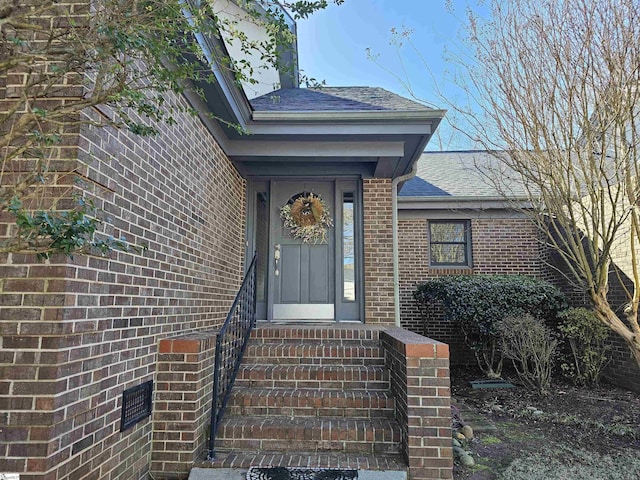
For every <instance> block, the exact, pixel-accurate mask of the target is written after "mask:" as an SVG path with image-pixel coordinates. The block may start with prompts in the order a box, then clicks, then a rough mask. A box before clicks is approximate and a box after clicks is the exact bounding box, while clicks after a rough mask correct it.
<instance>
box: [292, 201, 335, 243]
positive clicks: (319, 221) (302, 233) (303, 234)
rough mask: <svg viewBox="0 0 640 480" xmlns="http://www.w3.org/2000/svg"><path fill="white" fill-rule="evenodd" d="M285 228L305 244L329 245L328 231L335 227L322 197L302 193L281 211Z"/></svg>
mask: <svg viewBox="0 0 640 480" xmlns="http://www.w3.org/2000/svg"><path fill="white" fill-rule="evenodd" d="M280 218H281V219H282V221H283V224H284V228H286V229H287V230H289V233H290V234H291V236H292V237H293V238H299V239H301V240H302V241H303V243H314V244H316V243H327V229H329V228H331V227H333V220H332V219H331V216H330V215H329V208H328V207H327V204H326V203H325V202H324V200H323V199H322V197H320V195H316V194H314V193H312V192H302V193H298V194H297V195H294V196H293V197H291V198H290V199H289V201H288V202H287V203H286V204H285V205H284V206H283V207H282V208H281V209H280Z"/></svg>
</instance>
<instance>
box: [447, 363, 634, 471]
mask: <svg viewBox="0 0 640 480" xmlns="http://www.w3.org/2000/svg"><path fill="white" fill-rule="evenodd" d="M477 379H482V375H481V374H480V372H479V371H478V370H475V369H469V368H453V369H452V372H451V383H452V395H453V397H454V401H456V402H458V403H460V404H462V405H464V406H466V408H467V409H470V413H469V416H470V417H472V416H474V415H478V414H479V415H482V417H484V418H486V419H488V420H489V421H490V422H491V423H493V425H495V427H496V429H495V431H489V432H478V433H477V434H476V435H475V437H474V439H473V440H471V441H468V442H466V443H465V444H464V449H465V450H467V451H469V452H471V454H472V457H473V458H474V460H475V463H476V465H475V466H474V467H471V468H464V467H462V466H461V465H456V467H455V471H454V475H455V478H456V480H462V479H465V480H466V479H468V480H493V479H501V478H509V477H513V478H515V476H516V475H517V473H514V472H517V471H518V469H519V468H524V469H525V470H526V471H527V472H529V473H528V476H525V477H522V478H531V479H534V478H545V479H546V478H554V477H553V474H552V473H549V471H548V470H549V469H551V470H553V469H554V468H555V469H556V470H558V469H560V468H565V467H566V468H574V467H575V469H577V470H576V472H577V473H576V475H578V477H576V478H580V475H588V474H589V472H593V469H594V468H598V467H601V466H602V465H604V464H607V462H612V463H613V465H614V467H612V468H613V469H615V468H616V465H618V464H619V466H620V471H621V472H623V473H621V474H620V476H617V477H613V476H612V477H610V478H621V479H625V478H632V479H636V478H640V476H638V475H636V473H637V471H636V470H633V469H634V468H640V465H637V464H636V463H635V459H636V458H640V398H639V396H638V395H637V394H636V393H633V392H629V391H626V390H622V389H618V388H615V387H612V386H610V385H603V386H601V387H599V388H593V389H589V388H577V387H575V386H573V385H571V384H568V383H563V382H556V383H555V384H554V385H553V387H552V388H551V391H550V392H549V394H548V395H546V396H540V395H538V394H536V393H534V392H532V391H530V390H527V389H526V388H524V387H522V386H518V385H517V381H516V380H517V379H516V378H514V377H513V376H509V374H508V373H507V375H505V379H507V380H509V381H511V382H512V383H514V384H516V386H517V387H516V388H514V389H495V390H493V389H492V390H473V389H472V388H471V386H470V384H469V381H470V380H477ZM461 414H462V417H463V420H464V416H465V413H464V410H463V411H462V413H461ZM471 414H473V415H471ZM470 423H471V422H470ZM471 426H473V425H471ZM621 455H622V456H621ZM526 462H531V463H532V464H533V465H536V468H533V467H531V466H530V465H525V466H522V467H521V465H520V464H526ZM591 464H593V465H591ZM554 465H557V467H554ZM590 465H591V466H590ZM543 467H544V468H546V470H544V469H543ZM536 469H537V470H538V471H539V474H538V476H536V475H537V474H536V473H535V470H536ZM589 469H591V470H589ZM624 472H628V474H629V475H633V476H629V477H627V476H625V475H626V473H624ZM505 475H508V476H505ZM558 478H574V477H572V476H571V474H570V473H567V472H563V473H559V476H558ZM582 478H596V477H589V476H586V477H582Z"/></svg>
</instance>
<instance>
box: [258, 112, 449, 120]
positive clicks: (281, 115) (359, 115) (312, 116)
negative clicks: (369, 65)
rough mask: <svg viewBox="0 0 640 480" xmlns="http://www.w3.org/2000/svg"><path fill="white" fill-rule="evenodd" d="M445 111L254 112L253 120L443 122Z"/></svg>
mask: <svg viewBox="0 0 640 480" xmlns="http://www.w3.org/2000/svg"><path fill="white" fill-rule="evenodd" d="M444 113H445V110H416V111H399V110H299V111H292V110H286V111H282V110H254V111H253V115H252V119H253V120H254V121H256V122H259V121H263V122H264V121H286V122H316V121H336V120H347V121H357V120H363V121H365V120H383V121H390V120H402V121H411V120H423V121H424V120H441V119H442V117H443V116H444Z"/></svg>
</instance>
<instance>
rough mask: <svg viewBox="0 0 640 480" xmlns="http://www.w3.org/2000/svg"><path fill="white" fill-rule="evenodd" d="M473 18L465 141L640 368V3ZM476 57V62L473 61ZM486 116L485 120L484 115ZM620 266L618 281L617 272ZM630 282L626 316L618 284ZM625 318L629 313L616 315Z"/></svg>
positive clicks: (524, 7)
mask: <svg viewBox="0 0 640 480" xmlns="http://www.w3.org/2000/svg"><path fill="white" fill-rule="evenodd" d="M491 6H492V8H491V17H490V19H489V20H486V21H484V20H482V19H480V18H479V17H477V16H475V15H473V14H471V15H470V18H469V24H468V31H467V33H468V35H467V46H468V47H470V48H469V49H468V50H466V51H465V52H464V53H462V54H461V56H460V57H458V58H457V61H458V63H459V65H460V66H461V67H462V70H463V75H462V76H459V77H458V78H464V79H466V81H463V82H462V84H463V87H464V88H465V89H466V91H467V92H468V93H469V97H470V98H471V99H473V101H474V102H473V103H472V104H470V105H451V107H452V108H453V109H455V110H457V111H458V112H459V114H460V115H462V116H464V117H465V118H466V119H467V120H468V121H469V122H470V123H471V124H472V125H473V129H472V130H470V131H469V130H466V131H465V133H467V134H468V135H470V136H471V137H472V140H474V141H476V142H479V143H480V144H481V145H483V146H484V147H485V148H486V149H487V150H490V151H496V152H497V151H500V152H502V153H496V156H495V164H494V165H492V166H490V167H487V168H486V169H485V173H486V176H487V178H488V179H490V180H491V181H492V182H493V183H494V184H495V185H496V187H497V188H498V189H501V191H502V192H503V193H504V194H505V195H506V196H509V193H510V192H509V189H508V185H509V183H510V181H512V180H515V181H516V182H517V183H518V184H521V185H523V186H524V188H525V189H526V190H527V192H528V197H529V200H530V202H531V205H532V207H533V208H531V209H528V210H524V213H526V214H528V215H530V216H531V218H532V220H533V221H534V222H535V224H536V225H537V226H538V228H539V229H540V230H541V232H542V233H543V235H544V238H546V240H547V244H548V246H549V247H550V248H551V249H552V250H553V251H555V252H556V253H557V254H558V256H559V257H560V258H561V263H562V265H559V269H560V270H561V271H562V272H563V273H564V274H565V275H566V276H567V278H569V279H570V280H571V281H572V282H573V283H574V284H575V285H577V286H578V287H579V288H580V290H582V291H584V292H585V293H586V294H587V295H588V297H589V298H590V300H591V302H592V304H593V308H594V311H595V313H596V315H597V317H598V319H599V320H600V321H601V322H602V323H603V324H604V325H606V326H607V327H608V328H609V329H611V330H612V331H614V332H615V333H617V334H618V335H619V336H620V337H621V338H622V339H623V340H624V341H625V342H626V344H627V345H628V347H629V351H630V352H631V354H632V355H633V357H634V358H635V360H636V362H637V364H638V366H640V324H639V323H638V308H639V305H640V260H639V256H638V255H639V253H640V243H639V241H640V209H639V208H638V199H639V198H640V181H639V179H640V171H639V167H640V164H639V161H640V155H639V153H640V152H639V148H640V121H639V118H638V115H640V88H639V87H640V67H639V66H640V42H639V41H638V39H639V38H640V6H639V5H638V2H637V1H636V0H610V1H592V0H575V1H571V2H569V1H555V0H554V1H552V0H544V1H540V0H522V1H518V2H511V1H506V0H495V1H493V2H492V3H491ZM467 52H469V56H464V55H466V54H467ZM477 112H480V113H477ZM613 265H615V266H616V267H617V269H614V268H612V266H613ZM612 271H616V272H619V273H620V274H621V275H622V276H626V277H628V278H629V279H630V283H631V284H632V286H631V287H630V288H629V287H626V286H625V282H624V281H621V282H620V283H621V284H622V285H623V288H624V289H625V291H624V293H625V294H626V305H625V306H624V309H623V310H618V309H617V306H616V305H614V306H612V305H611V304H610V299H609V287H610V275H611V274H612V273H611V272H612ZM618 312H620V313H618Z"/></svg>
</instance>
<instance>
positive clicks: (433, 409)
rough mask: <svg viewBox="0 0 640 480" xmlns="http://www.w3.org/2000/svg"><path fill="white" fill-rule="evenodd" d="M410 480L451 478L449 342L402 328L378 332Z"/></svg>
mask: <svg viewBox="0 0 640 480" xmlns="http://www.w3.org/2000/svg"><path fill="white" fill-rule="evenodd" d="M380 339H381V341H382V345H383V346H384V348H385V356H386V366H387V368H388V369H389V370H390V372H391V391H392V392H393V394H394V397H395V399H396V419H397V420H398V423H400V427H401V429H402V440H401V442H402V449H403V453H404V456H405V459H406V461H407V464H408V465H409V477H410V478H411V479H412V480H436V479H451V478H453V449H452V446H451V387H450V381H449V347H448V345H446V344H444V343H440V342H436V341H435V340H431V339H430V338H426V337H423V336H422V335H418V334H416V333H413V332H409V331H408V330H404V329H402V328H397V327H394V328H391V329H389V330H386V331H384V332H382V333H381V334H380Z"/></svg>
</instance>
